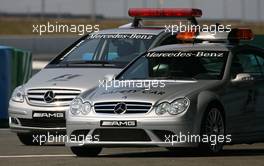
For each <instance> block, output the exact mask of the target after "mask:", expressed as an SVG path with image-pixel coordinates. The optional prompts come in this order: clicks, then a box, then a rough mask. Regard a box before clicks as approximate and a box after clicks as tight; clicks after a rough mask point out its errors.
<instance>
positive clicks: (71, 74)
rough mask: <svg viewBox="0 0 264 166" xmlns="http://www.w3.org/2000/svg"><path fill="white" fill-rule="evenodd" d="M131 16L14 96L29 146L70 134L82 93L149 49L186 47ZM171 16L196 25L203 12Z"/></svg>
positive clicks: (16, 119) (82, 43)
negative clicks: (69, 113) (70, 118)
mask: <svg viewBox="0 0 264 166" xmlns="http://www.w3.org/2000/svg"><path fill="white" fill-rule="evenodd" d="M131 11H134V12H133V13H132V14H130V16H131V17H134V20H133V22H132V23H130V24H127V25H124V26H121V27H119V28H116V29H108V30H101V31H99V32H94V33H91V34H87V35H85V36H83V37H82V38H80V39H79V40H78V41H76V42H75V43H73V44H72V45H71V46H70V47H69V48H67V49H66V50H65V51H63V52H62V53H61V54H60V55H58V56H57V57H55V58H54V59H53V60H52V61H51V62H50V63H49V64H48V65H47V66H46V67H45V68H44V69H43V70H41V71H40V72H39V73H37V74H36V75H34V76H33V77H32V78H31V79H30V80H29V81H28V82H27V83H26V84H24V85H21V86H19V87H17V88H16V89H15V90H14V92H13V95H12V97H11V99H10V103H9V126H10V128H11V130H12V131H14V132H16V133H17V135H18V138H19V139H20V141H21V142H22V143H23V144H25V145H37V144H39V142H34V141H33V137H32V136H33V135H34V134H46V133H47V132H54V133H61V132H62V133H63V132H64V133H65V130H66V122H65V111H66V110H68V109H69V104H70V102H71V101H72V100H73V99H74V98H75V97H76V96H78V95H79V94H80V93H81V92H84V91H85V90H88V89H90V88H92V87H94V86H96V85H97V84H98V80H100V79H103V78H104V76H105V75H107V74H116V73H119V72H120V71H121V69H122V68H124V67H125V66H126V65H127V64H128V63H129V62H131V61H132V60H133V59H134V58H136V57H137V56H138V55H140V54H142V53H144V52H145V51H147V50H148V49H151V48H154V47H156V46H161V45H166V44H173V43H181V41H180V40H178V39H177V38H176V37H175V36H176V34H175V35H171V34H170V32H165V30H164V26H159V27H157V26H155V27H145V26H144V25H143V22H142V21H143V18H142V17H144V16H145V14H144V13H142V10H141V9H134V10H131ZM151 11H152V13H148V16H149V17H152V14H156V11H155V10H151ZM171 11H173V13H172V14H173V15H177V16H178V15H179V12H180V13H182V12H183V14H181V15H180V16H178V17H177V18H180V19H191V20H192V21H193V20H195V18H194V17H197V16H201V10H199V9H195V10H194V9H186V10H182V9H177V8H176V9H172V10H171V9H170V12H171ZM138 12H139V13H138ZM143 12H145V11H144V10H143ZM153 12H154V13H153ZM130 13H131V12H130ZM140 15H142V16H140ZM173 15H170V16H169V17H170V18H171V16H173ZM153 17H154V18H155V17H156V16H155V15H153ZM158 17H159V18H166V17H167V16H166V15H164V16H161V15H159V16H158ZM177 18H176V19H177ZM195 23H197V22H196V21H195Z"/></svg>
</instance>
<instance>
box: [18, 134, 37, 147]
mask: <svg viewBox="0 0 264 166" xmlns="http://www.w3.org/2000/svg"><path fill="white" fill-rule="evenodd" d="M17 137H18V139H19V141H20V142H21V143H22V144H24V145H29V146H30V145H31V146H37V145H39V146H40V144H39V142H37V141H33V140H34V138H33V134H32V133H18V134H17Z"/></svg>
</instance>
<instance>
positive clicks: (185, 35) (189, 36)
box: [176, 31, 197, 41]
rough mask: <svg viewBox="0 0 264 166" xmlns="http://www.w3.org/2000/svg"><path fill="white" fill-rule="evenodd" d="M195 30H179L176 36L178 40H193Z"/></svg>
mask: <svg viewBox="0 0 264 166" xmlns="http://www.w3.org/2000/svg"><path fill="white" fill-rule="evenodd" d="M196 34H197V33H196V32H194V31H190V32H180V33H178V34H177V36H176V38H177V39H178V40H182V41H194V40H195V37H196Z"/></svg>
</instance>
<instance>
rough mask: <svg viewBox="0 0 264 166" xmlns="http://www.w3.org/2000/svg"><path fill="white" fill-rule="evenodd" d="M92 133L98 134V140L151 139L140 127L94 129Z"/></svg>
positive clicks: (133, 140)
mask: <svg viewBox="0 0 264 166" xmlns="http://www.w3.org/2000/svg"><path fill="white" fill-rule="evenodd" d="M92 135H93V136H94V135H99V137H98V138H99V141H113V142H115V141H123V142H127V141H131V142H139V141H151V139H150V138H149V136H148V135H147V133H146V132H145V131H144V130H142V129H95V130H94V132H93V134H92Z"/></svg>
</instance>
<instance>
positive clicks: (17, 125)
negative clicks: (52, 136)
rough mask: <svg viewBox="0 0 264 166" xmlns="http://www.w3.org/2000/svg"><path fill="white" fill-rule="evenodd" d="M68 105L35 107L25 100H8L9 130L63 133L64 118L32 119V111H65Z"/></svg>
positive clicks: (64, 126) (64, 130)
mask: <svg viewBox="0 0 264 166" xmlns="http://www.w3.org/2000/svg"><path fill="white" fill-rule="evenodd" d="M67 109H68V107H67V106H66V107H59V106H58V107H36V106H31V105H29V104H28V103H27V102H26V101H25V102H23V103H17V102H13V101H10V102H9V108H8V112H9V126H10V129H11V131H13V132H16V133H22V132H23V133H27V132H35V133H38V132H54V133H65V132H66V121H65V119H64V120H63V119H60V120H56V119H54V118H53V119H46V120H34V119H33V118H32V112H33V111H45V112H65V111H66V110H67Z"/></svg>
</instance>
